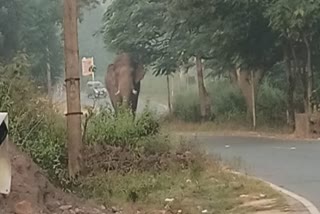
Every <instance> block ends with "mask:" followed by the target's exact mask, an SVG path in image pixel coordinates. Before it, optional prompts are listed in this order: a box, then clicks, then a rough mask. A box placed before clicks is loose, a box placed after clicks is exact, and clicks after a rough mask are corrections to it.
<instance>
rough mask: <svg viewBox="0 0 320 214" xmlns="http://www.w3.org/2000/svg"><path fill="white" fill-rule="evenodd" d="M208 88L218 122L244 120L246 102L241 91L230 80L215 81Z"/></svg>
mask: <svg viewBox="0 0 320 214" xmlns="http://www.w3.org/2000/svg"><path fill="white" fill-rule="evenodd" d="M207 88H208V93H209V95H210V98H211V101H212V103H211V105H212V109H213V112H214V114H215V116H216V120H217V121H226V120H227V121H229V120H237V119H239V118H241V119H242V118H243V116H244V115H245V114H246V103H245V100H244V98H243V96H242V94H241V92H240V90H239V89H238V88H236V87H234V86H233V85H232V84H230V81H229V80H225V79H222V80H218V81H214V82H213V83H211V84H208V87H207Z"/></svg>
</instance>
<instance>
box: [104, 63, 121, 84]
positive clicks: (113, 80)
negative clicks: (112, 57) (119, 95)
mask: <svg viewBox="0 0 320 214" xmlns="http://www.w3.org/2000/svg"><path fill="white" fill-rule="evenodd" d="M117 82H118V81H117V77H116V72H115V66H114V64H110V65H109V66H108V70H107V76H106V86H107V88H117V85H118V84H117Z"/></svg>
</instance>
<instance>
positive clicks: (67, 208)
mask: <svg viewBox="0 0 320 214" xmlns="http://www.w3.org/2000/svg"><path fill="white" fill-rule="evenodd" d="M71 208H72V205H63V206H60V207H59V209H60V210H70V209H71Z"/></svg>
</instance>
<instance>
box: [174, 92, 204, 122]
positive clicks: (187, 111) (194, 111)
mask: <svg viewBox="0 0 320 214" xmlns="http://www.w3.org/2000/svg"><path fill="white" fill-rule="evenodd" d="M173 115H174V116H175V117H176V118H177V119H180V120H184V121H186V122H199V121H200V120H201V114H200V104H199V96H198V95H197V94H196V92H193V91H189V92H187V93H184V94H179V95H177V96H175V97H174V100H173Z"/></svg>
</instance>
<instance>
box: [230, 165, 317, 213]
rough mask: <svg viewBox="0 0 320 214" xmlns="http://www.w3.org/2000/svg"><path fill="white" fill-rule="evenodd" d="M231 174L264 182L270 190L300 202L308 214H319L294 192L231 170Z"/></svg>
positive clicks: (308, 202) (313, 206)
mask: <svg viewBox="0 0 320 214" xmlns="http://www.w3.org/2000/svg"><path fill="white" fill-rule="evenodd" d="M231 173H233V174H236V175H241V176H246V177H250V178H253V179H256V180H259V181H261V182H264V183H266V184H268V185H269V186H270V187H271V188H272V189H274V190H276V191H278V192H281V193H283V194H285V195H287V196H289V197H290V198H293V199H295V200H297V201H298V202H300V203H301V204H302V205H303V206H304V207H305V208H306V209H307V210H308V211H309V213H310V214H320V211H319V210H318V208H317V207H316V206H315V205H314V204H313V203H312V202H310V201H309V200H308V199H306V198H304V197H302V196H300V195H298V194H296V193H294V192H291V191H290V190H287V189H285V188H283V187H280V186H278V185H276V184H273V183H271V182H269V181H266V180H264V179H261V178H258V177H254V176H249V175H244V174H242V173H240V172H236V171H233V170H231Z"/></svg>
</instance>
